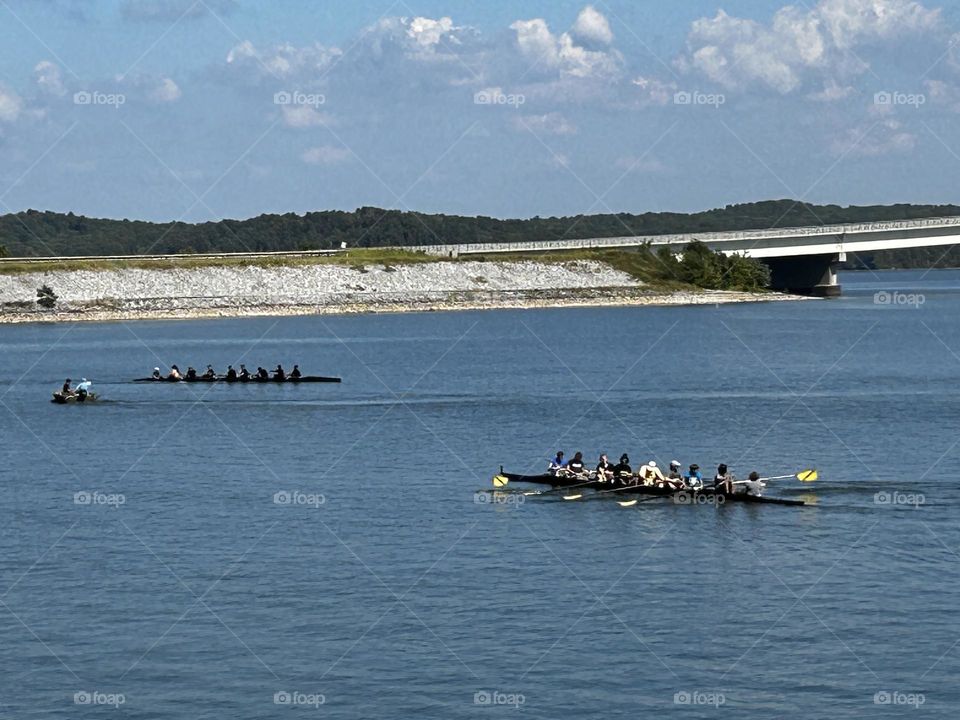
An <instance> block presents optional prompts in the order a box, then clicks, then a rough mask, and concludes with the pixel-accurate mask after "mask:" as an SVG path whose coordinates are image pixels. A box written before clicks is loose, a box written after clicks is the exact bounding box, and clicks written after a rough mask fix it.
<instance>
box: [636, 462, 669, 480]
mask: <svg viewBox="0 0 960 720" xmlns="http://www.w3.org/2000/svg"><path fill="white" fill-rule="evenodd" d="M640 479H641V480H642V481H643V484H644V485H662V484H663V483H665V482H666V481H667V479H666V478H665V477H664V476H663V473H662V472H661V471H660V468H658V467H657V461H656V460H651V461H650V462H648V463H647V464H646V465H644V466H643V467H642V468H640Z"/></svg>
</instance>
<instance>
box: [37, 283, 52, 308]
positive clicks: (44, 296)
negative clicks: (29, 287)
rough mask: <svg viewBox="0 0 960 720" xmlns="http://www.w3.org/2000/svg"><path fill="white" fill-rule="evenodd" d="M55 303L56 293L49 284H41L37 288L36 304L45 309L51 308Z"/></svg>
mask: <svg viewBox="0 0 960 720" xmlns="http://www.w3.org/2000/svg"><path fill="white" fill-rule="evenodd" d="M56 304H57V295H56V293H54V292H53V289H52V288H51V287H50V286H49V285H41V286H40V287H38V288H37V305H39V306H40V307H42V308H46V309H47V310H53V308H54V306H55V305H56Z"/></svg>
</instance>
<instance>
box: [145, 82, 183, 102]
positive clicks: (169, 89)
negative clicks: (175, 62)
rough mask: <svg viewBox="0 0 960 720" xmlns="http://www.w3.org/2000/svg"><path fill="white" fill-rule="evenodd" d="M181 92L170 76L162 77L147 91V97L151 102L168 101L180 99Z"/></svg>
mask: <svg viewBox="0 0 960 720" xmlns="http://www.w3.org/2000/svg"><path fill="white" fill-rule="evenodd" d="M181 95H182V93H181V92H180V88H179V86H178V85H177V84H176V83H175V82H174V81H173V80H171V79H170V78H162V79H161V80H160V82H159V83H158V84H157V85H156V87H154V88H153V89H152V90H150V92H149V93H148V97H149V98H150V99H151V100H152V101H153V102H158V103H169V102H175V101H177V100H179V99H180V96H181Z"/></svg>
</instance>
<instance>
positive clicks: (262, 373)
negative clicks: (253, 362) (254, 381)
mask: <svg viewBox="0 0 960 720" xmlns="http://www.w3.org/2000/svg"><path fill="white" fill-rule="evenodd" d="M257 378H258V379H260V380H269V379H270V373H268V372H267V370H266V368H262V367H260V366H259V365H257Z"/></svg>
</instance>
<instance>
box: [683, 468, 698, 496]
mask: <svg viewBox="0 0 960 720" xmlns="http://www.w3.org/2000/svg"><path fill="white" fill-rule="evenodd" d="M683 482H684V484H685V485H686V486H687V487H688V488H690V489H691V490H697V489H699V488H702V487H703V475H701V474H700V466H699V465H697V464H696V463H694V464H693V465H691V466H690V469H689V470H688V471H687V474H686V475H684V476H683Z"/></svg>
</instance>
